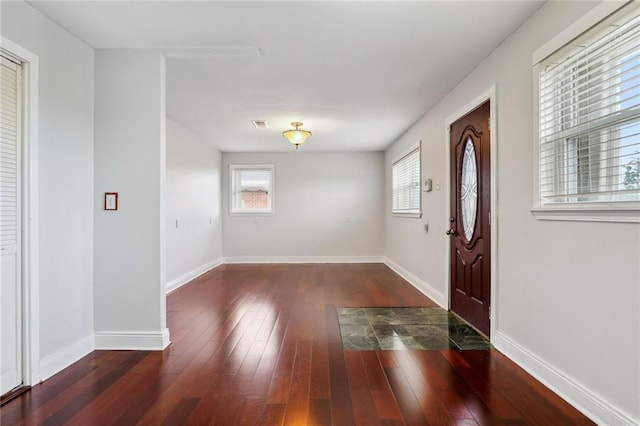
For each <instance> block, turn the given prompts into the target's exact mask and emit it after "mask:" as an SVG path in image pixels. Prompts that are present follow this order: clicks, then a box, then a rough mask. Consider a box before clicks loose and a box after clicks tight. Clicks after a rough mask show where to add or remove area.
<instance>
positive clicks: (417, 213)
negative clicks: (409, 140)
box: [391, 141, 422, 219]
mask: <svg viewBox="0 0 640 426" xmlns="http://www.w3.org/2000/svg"><path fill="white" fill-rule="evenodd" d="M415 150H418V165H419V166H420V179H419V186H420V189H419V194H420V202H419V209H418V211H411V212H400V211H394V210H393V166H394V165H395V164H396V163H397V162H398V161H400V160H402V159H403V158H405V157H406V156H408V155H410V154H411V153H413V151H415ZM391 216H396V217H407V218H415V219H420V218H421V217H422V141H418V142H417V143H415V144H413V145H411V146H409V147H408V148H407V149H405V150H404V151H402V153H401V154H400V155H397V156H396V157H394V158H393V160H392V161H391Z"/></svg>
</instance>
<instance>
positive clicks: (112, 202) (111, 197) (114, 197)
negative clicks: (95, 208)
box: [104, 192, 118, 210]
mask: <svg viewBox="0 0 640 426" xmlns="http://www.w3.org/2000/svg"><path fill="white" fill-rule="evenodd" d="M104 209H105V210H118V193H117V192H105V193H104Z"/></svg>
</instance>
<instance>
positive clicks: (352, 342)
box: [337, 308, 491, 351]
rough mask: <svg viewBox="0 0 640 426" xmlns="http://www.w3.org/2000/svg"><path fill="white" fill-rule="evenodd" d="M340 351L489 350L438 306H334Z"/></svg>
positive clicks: (482, 339)
mask: <svg viewBox="0 0 640 426" xmlns="http://www.w3.org/2000/svg"><path fill="white" fill-rule="evenodd" d="M337 311H338V322H339V324H340V334H341V335H342V345H343V347H344V350H352V351H353V350H355V351H375V350H409V349H433V350H440V349H462V350H466V349H476V350H477V349H491V344H490V343H489V341H488V340H487V339H486V338H484V337H483V336H481V335H480V334H478V333H477V332H476V331H475V330H474V329H473V328H471V327H470V326H468V325H467V324H465V323H464V322H463V321H462V320H460V319H459V318H458V317H456V316H455V315H453V314H450V313H449V312H447V311H445V310H444V309H441V308H337Z"/></svg>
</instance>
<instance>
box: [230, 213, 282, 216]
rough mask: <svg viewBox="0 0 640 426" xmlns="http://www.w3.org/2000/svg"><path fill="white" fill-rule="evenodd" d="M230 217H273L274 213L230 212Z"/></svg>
mask: <svg viewBox="0 0 640 426" xmlns="http://www.w3.org/2000/svg"><path fill="white" fill-rule="evenodd" d="M229 216H273V212H229Z"/></svg>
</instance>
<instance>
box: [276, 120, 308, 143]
mask: <svg viewBox="0 0 640 426" xmlns="http://www.w3.org/2000/svg"><path fill="white" fill-rule="evenodd" d="M291 125H292V126H293V127H295V129H292V130H285V131H284V132H282V136H284V137H285V138H286V139H287V140H288V141H289V142H291V143H292V144H294V145H295V146H296V149H298V146H300V145H302V144H303V143H304V142H305V141H306V140H307V139H308V138H309V136H311V132H310V131H308V130H303V129H300V126H302V123H301V122H299V121H294V122H293V123H291Z"/></svg>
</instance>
